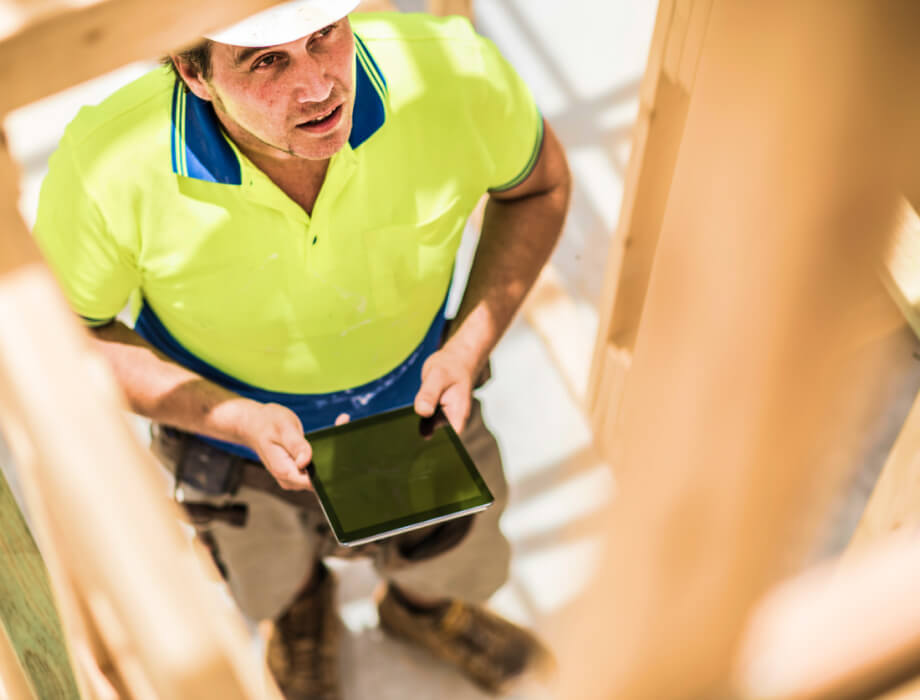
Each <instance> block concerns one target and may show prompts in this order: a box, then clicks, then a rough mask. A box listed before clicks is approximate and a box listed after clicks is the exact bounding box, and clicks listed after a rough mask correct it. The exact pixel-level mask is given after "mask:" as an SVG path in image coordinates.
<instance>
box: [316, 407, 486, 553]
mask: <svg viewBox="0 0 920 700" xmlns="http://www.w3.org/2000/svg"><path fill="white" fill-rule="evenodd" d="M425 433H430V434H428V435H427V436H426V435H425ZM306 437H307V440H308V441H309V442H310V445H311V446H312V448H313V461H312V463H311V464H310V466H309V468H308V473H309V475H310V479H311V480H312V481H313V488H314V490H315V491H316V495H317V496H318V497H319V502H320V505H321V506H322V509H323V512H324V513H325V514H326V519H327V520H328V521H329V525H330V526H331V528H332V531H333V532H334V533H335V536H336V538H337V539H338V541H339V542H341V543H342V544H344V545H348V546H354V545H358V544H363V543H365V542H370V541H372V540H378V539H381V538H384V537H390V536H391V535H396V534H399V533H401V532H406V531H408V530H413V529H415V528H419V527H424V526H426V525H431V524H434V523H437V522H441V521H444V520H449V519H451V518H457V517H460V516H462V515H467V514H469V513H475V512H477V511H480V510H485V509H486V508H488V507H489V506H490V505H492V502H493V500H494V499H493V497H492V494H491V492H490V491H489V489H488V487H487V486H486V484H485V481H483V479H482V475H480V473H479V472H478V471H477V469H476V466H475V465H474V464H473V460H472V459H470V456H469V454H467V451H466V449H465V448H464V447H463V443H461V442H460V438H458V437H457V433H455V432H454V430H453V428H451V427H450V425H449V424H447V421H446V420H443V419H442V420H432V419H422V418H420V417H419V416H418V414H416V413H415V410H414V409H413V408H412V406H406V407H405V408H399V409H396V410H394V411H388V412H386V413H380V414H377V415H375V416H371V417H369V418H362V419H360V420H355V421H352V422H350V423H346V424H345V425H340V426H336V427H333V428H325V429H323V430H317V431H316V432H313V433H308V434H307V436H306Z"/></svg>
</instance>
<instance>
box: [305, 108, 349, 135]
mask: <svg viewBox="0 0 920 700" xmlns="http://www.w3.org/2000/svg"><path fill="white" fill-rule="evenodd" d="M341 113H342V105H337V106H336V107H334V108H332V109H331V110H329V111H328V112H324V113H322V114H320V115H319V116H317V117H314V118H313V119H310V120H309V121H305V122H302V123H300V124H298V125H297V128H298V129H303V130H305V131H322V130H324V129H325V128H328V127H331V126H333V125H334V124H335V123H337V121H338V118H339V115H340V114H341Z"/></svg>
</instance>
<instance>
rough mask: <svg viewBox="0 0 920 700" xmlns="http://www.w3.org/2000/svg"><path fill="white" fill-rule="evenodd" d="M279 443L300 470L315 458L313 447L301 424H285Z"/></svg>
mask: <svg viewBox="0 0 920 700" xmlns="http://www.w3.org/2000/svg"><path fill="white" fill-rule="evenodd" d="M279 444H280V446H281V447H282V448H284V450H285V451H286V452H287V453H288V455H289V456H290V458H291V460H292V462H293V463H294V468H295V469H297V470H298V471H300V470H302V469H303V468H304V467H306V466H307V465H308V464H309V463H310V460H311V459H313V448H312V447H310V443H309V442H307V439H306V438H305V437H304V436H303V432H302V430H301V429H300V426H299V425H298V426H295V425H288V424H285V425H284V426H282V428H281V435H280V436H279Z"/></svg>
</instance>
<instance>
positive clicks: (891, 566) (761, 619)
mask: <svg viewBox="0 0 920 700" xmlns="http://www.w3.org/2000/svg"><path fill="white" fill-rule="evenodd" d="M918 588H920V544H918V541H917V540H916V538H911V537H896V538H892V539H889V540H886V541H885V542H881V543H879V542H876V543H874V546H872V547H871V548H865V549H864V550H863V551H861V552H860V554H859V556H854V557H847V558H846V560H845V561H843V562H842V563H840V564H838V563H836V562H831V563H828V564H825V565H823V566H820V567H818V568H816V569H814V570H811V571H808V572H806V573H805V574H802V575H801V576H798V577H796V578H794V579H792V580H790V581H787V582H784V583H783V584H781V585H780V586H777V587H776V588H775V589H774V590H772V591H770V593H769V595H767V596H766V597H765V598H764V600H763V601H761V602H760V603H758V605H757V608H756V610H755V612H754V615H753V616H752V621H751V624H750V625H749V627H748V629H747V631H746V634H745V638H744V640H743V643H742V645H741V649H740V653H739V655H738V664H737V666H736V669H735V673H734V677H735V683H734V685H735V689H736V691H737V694H738V696H740V697H742V698H757V700H869V699H870V698H873V699H877V698H879V697H881V694H882V693H884V697H885V698H886V699H890V700H893V699H894V698H902V697H903V698H904V699H905V700H906V699H907V698H909V697H914V698H916V697H917V694H916V693H917V690H918V684H920V601H918V598H917V590H918ZM910 693H913V694H910Z"/></svg>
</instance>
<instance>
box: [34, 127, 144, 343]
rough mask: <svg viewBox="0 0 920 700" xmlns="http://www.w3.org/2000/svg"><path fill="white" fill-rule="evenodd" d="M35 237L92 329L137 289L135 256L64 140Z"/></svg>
mask: <svg viewBox="0 0 920 700" xmlns="http://www.w3.org/2000/svg"><path fill="white" fill-rule="evenodd" d="M33 233H34V236H35V240H36V242H37V243H38V246H39V248H40V249H41V251H42V253H43V254H44V256H45V259H46V260H47V262H48V264H49V265H50V267H51V269H52V271H53V272H54V274H55V276H56V277H57V280H58V282H59V284H60V285H61V287H62V288H63V291H64V295H65V296H66V297H67V299H68V300H69V301H70V304H71V307H72V308H73V310H74V311H76V313H78V314H79V315H80V316H81V317H83V319H84V321H85V322H86V323H87V324H88V325H89V326H101V325H105V324H106V323H108V322H109V321H111V320H112V319H113V318H114V317H115V316H116V315H117V314H118V312H119V311H121V309H122V308H123V307H124V305H125V304H126V303H127V301H128V299H129V297H130V295H131V292H132V291H134V290H135V289H136V288H137V287H138V286H139V274H138V271H137V267H136V264H135V263H134V260H136V255H135V254H134V253H132V252H131V251H129V250H126V249H125V248H124V247H123V246H122V245H120V244H119V243H118V242H117V240H116V239H115V237H114V236H113V235H112V232H111V231H110V230H109V228H108V226H107V225H106V222H105V219H104V217H103V216H102V213H101V212H100V210H99V207H98V205H97V203H96V202H95V201H94V199H93V197H92V196H91V195H90V194H89V193H88V188H87V186H86V182H85V179H84V177H83V175H82V173H81V172H80V169H79V167H78V165H77V162H76V160H75V157H74V154H73V150H72V148H71V147H70V146H69V144H68V142H67V139H66V136H65V139H64V140H63V141H62V142H61V145H60V147H59V148H58V150H57V151H56V152H55V153H54V154H53V155H52V157H51V159H50V162H49V170H48V174H47V175H46V176H45V179H44V181H43V182H42V187H41V193H40V195H39V202H38V213H37V216H36V220H35V227H34V231H33Z"/></svg>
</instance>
